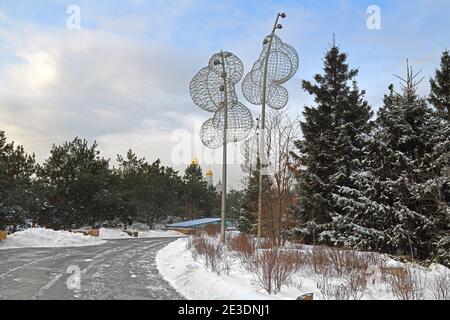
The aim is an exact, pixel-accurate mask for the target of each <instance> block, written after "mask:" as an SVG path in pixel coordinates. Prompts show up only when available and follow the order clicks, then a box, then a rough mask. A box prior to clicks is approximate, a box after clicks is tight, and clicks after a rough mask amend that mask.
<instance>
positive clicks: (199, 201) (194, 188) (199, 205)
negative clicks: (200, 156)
mask: <svg viewBox="0 0 450 320" xmlns="http://www.w3.org/2000/svg"><path fill="white" fill-rule="evenodd" d="M183 181H184V200H185V211H186V215H187V217H189V218H191V219H196V218H199V217H200V216H201V215H204V214H205V213H206V212H205V210H204V209H205V204H206V203H205V197H206V195H207V193H208V183H207V182H206V180H205V178H204V177H203V173H202V168H201V167H200V166H199V165H198V164H196V163H192V164H191V165H190V166H189V167H187V168H186V171H185V174H184V177H183Z"/></svg>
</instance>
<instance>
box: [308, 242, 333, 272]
mask: <svg viewBox="0 0 450 320" xmlns="http://www.w3.org/2000/svg"><path fill="white" fill-rule="evenodd" d="M310 263H311V266H312V269H313V270H314V272H315V273H317V274H319V273H320V274H327V273H328V269H329V267H330V260H329V257H328V252H327V249H326V248H325V247H322V246H316V247H313V248H312V252H311V255H310Z"/></svg>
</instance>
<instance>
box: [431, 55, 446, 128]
mask: <svg viewBox="0 0 450 320" xmlns="http://www.w3.org/2000/svg"><path fill="white" fill-rule="evenodd" d="M430 85H431V94H430V103H431V104H432V105H433V106H434V107H435V108H436V110H437V113H438V114H439V116H440V117H442V118H443V119H445V120H447V122H450V53H449V51H448V50H446V51H444V52H443V53H442V58H441V68H440V70H436V75H435V77H434V79H431V80H430Z"/></svg>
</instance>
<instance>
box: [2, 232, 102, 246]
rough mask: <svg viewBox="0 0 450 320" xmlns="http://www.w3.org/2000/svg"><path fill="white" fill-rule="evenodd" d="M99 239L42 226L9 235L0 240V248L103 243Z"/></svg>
mask: <svg viewBox="0 0 450 320" xmlns="http://www.w3.org/2000/svg"><path fill="white" fill-rule="evenodd" d="M103 243H104V241H102V240H101V239H98V238H95V237H91V236H84V235H82V234H79V233H71V232H68V231H55V230H50V229H43V228H33V229H27V230H25V231H20V232H16V233H13V234H12V235H9V236H8V238H7V239H6V240H5V241H0V249H13V248H29V247H39V248H47V247H80V246H92V245H99V244H103Z"/></svg>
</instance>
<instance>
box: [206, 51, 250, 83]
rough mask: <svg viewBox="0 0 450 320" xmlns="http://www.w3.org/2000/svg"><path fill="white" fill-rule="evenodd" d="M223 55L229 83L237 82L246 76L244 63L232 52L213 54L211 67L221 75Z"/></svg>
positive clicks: (210, 61)
mask: <svg viewBox="0 0 450 320" xmlns="http://www.w3.org/2000/svg"><path fill="white" fill-rule="evenodd" d="M222 55H223V61H224V62H225V73H226V79H227V81H228V83H230V84H237V83H238V82H239V81H241V79H242V77H243V76H244V64H243V63H242V61H241V60H240V59H239V58H238V57H237V56H235V55H234V54H232V53H231V52H223V53H216V54H215V55H213V56H212V57H211V59H210V60H209V68H210V69H212V70H214V71H215V72H216V73H217V74H219V75H221V74H222V72H223V66H222Z"/></svg>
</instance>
